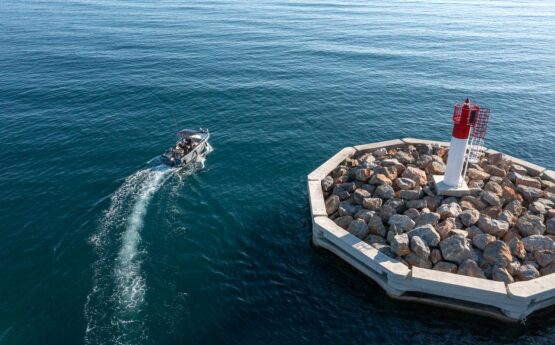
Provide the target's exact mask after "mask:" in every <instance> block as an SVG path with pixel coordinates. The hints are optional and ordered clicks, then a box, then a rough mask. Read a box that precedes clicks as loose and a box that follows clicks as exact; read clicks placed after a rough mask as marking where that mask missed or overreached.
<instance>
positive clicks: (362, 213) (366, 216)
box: [354, 208, 376, 223]
mask: <svg viewBox="0 0 555 345" xmlns="http://www.w3.org/2000/svg"><path fill="white" fill-rule="evenodd" d="M375 214H376V212H374V211H369V210H367V209H364V208H363V209H362V210H359V211H358V212H357V213H355V216H354V218H355V219H362V220H363V221H364V222H365V223H368V222H369V221H370V219H371V218H372V217H373V216H374V215H375Z"/></svg>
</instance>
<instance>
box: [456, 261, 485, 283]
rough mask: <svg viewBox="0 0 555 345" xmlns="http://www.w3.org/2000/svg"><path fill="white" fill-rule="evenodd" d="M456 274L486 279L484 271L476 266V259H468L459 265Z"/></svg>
mask: <svg viewBox="0 0 555 345" xmlns="http://www.w3.org/2000/svg"><path fill="white" fill-rule="evenodd" d="M457 273H458V274H462V275H465V276H468V277H475V278H482V279H486V275H485V274H484V271H482V269H481V268H480V267H479V266H478V264H477V263H476V261H474V260H471V259H468V260H466V261H464V262H463V263H462V264H460V265H459V270H458V271H457Z"/></svg>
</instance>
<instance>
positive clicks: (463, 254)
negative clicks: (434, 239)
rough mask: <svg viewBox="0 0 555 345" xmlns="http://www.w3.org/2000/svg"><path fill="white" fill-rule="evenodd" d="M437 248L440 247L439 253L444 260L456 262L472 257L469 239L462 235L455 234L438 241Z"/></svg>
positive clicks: (459, 262)
mask: <svg viewBox="0 0 555 345" xmlns="http://www.w3.org/2000/svg"><path fill="white" fill-rule="evenodd" d="M439 249H441V255H442V256H443V258H444V259H445V260H447V261H452V262H456V263H457V264H461V263H462V262H463V261H465V260H467V259H470V258H472V248H471V246H470V241H468V240H467V239H466V237H463V236H459V235H455V236H451V237H448V238H446V239H444V240H443V241H441V242H440V243H439Z"/></svg>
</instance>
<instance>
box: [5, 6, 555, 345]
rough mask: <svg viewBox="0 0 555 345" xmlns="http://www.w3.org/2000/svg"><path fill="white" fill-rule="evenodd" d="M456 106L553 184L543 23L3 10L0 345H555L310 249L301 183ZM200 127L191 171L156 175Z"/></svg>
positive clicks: (342, 14)
mask: <svg viewBox="0 0 555 345" xmlns="http://www.w3.org/2000/svg"><path fill="white" fill-rule="evenodd" d="M467 96H468V97H471V98H472V99H473V100H474V101H476V102H478V103H480V104H483V105H487V106H489V107H491V108H492V120H491V121H492V123H491V125H490V131H489V134H488V137H487V145H488V146H489V147H492V148H496V149H499V150H503V151H505V152H508V153H510V154H512V155H515V156H518V157H521V158H525V159H527V160H530V161H532V162H534V163H537V164H540V165H544V166H548V167H550V168H554V167H555V145H554V141H555V134H554V130H555V125H554V118H555V115H554V113H553V101H554V99H555V97H554V96H555V4H554V3H553V2H548V1H536V2H528V3H524V2H518V1H495V2H481V1H480V2H471V1H428V2H423V3H421V2H413V1H393V2H386V3H379V2H348V3H347V2H329V1H326V2H323V3H319V2H316V1H314V2H312V1H310V2H308V1H303V2H289V1H285V2H278V1H227V0H222V1H203V2H180V1H160V2H152V3H151V2H144V1H126V2H124V1H101V0H83V1H11V0H2V1H0V123H1V125H0V152H1V154H0V344H2V345H4V344H82V343H86V344H313V343H320V344H389V343H410V344H448V343H465V344H482V343H522V344H552V343H554V342H555V313H550V314H546V315H543V316H542V317H541V318H537V319H535V320H531V321H530V322H529V323H528V324H527V325H526V326H507V325H504V324H499V323H496V322H493V321H489V320H486V319H482V318H476V317H472V316H468V315H463V314H458V313H454V312H447V311H444V310H441V309H435V308H431V307H424V306H420V305H405V304H402V303H398V302H394V301H392V300H390V299H388V298H387V296H386V295H385V294H384V293H383V292H382V291H381V290H380V289H379V288H378V287H377V286H376V285H375V284H373V283H371V282H369V281H368V280H366V279H365V278H364V277H363V276H362V275H360V274H358V273H357V272H355V271H354V270H353V269H351V268H350V267H349V266H347V265H345V264H343V263H342V262H341V261H340V260H338V259H337V258H335V257H334V256H333V255H331V254H329V253H327V252H325V251H320V250H315V249H314V248H312V247H311V246H310V231H311V229H310V218H309V215H308V207H307V199H306V187H305V176H306V175H307V174H308V173H309V172H310V171H311V170H312V169H314V168H315V167H317V166H318V165H319V164H321V162H323V161H324V160H325V159H326V158H327V157H329V156H330V155H332V154H333V153H334V152H336V151H338V150H339V149H340V148H342V147H344V146H348V145H355V144H360V143H366V142H371V141H379V140H384V139H392V138H399V137H408V136H412V137H421V138H429V139H438V140H448V139H449V135H450V132H449V131H450V127H451V123H450V113H451V110H452V105H453V103H454V102H456V101H461V100H463V99H464V98H466V97H467ZM201 126H202V127H209V128H210V129H211V131H212V135H213V139H212V141H211V142H212V146H213V147H214V151H213V152H212V153H211V154H210V155H209V156H208V157H207V159H206V162H205V166H204V168H203V167H202V164H198V165H197V166H196V167H195V168H194V169H190V170H188V171H185V172H183V173H180V174H175V173H169V172H167V171H163V170H160V169H159V168H157V167H156V161H151V159H152V158H154V157H156V156H157V155H158V154H159V153H161V152H162V151H163V150H165V149H166V148H167V147H168V146H170V145H172V144H173V141H174V133H175V131H176V129H177V128H180V127H201ZM149 161H151V162H150V163H149Z"/></svg>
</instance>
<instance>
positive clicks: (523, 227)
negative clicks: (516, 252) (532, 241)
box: [516, 214, 546, 237]
mask: <svg viewBox="0 0 555 345" xmlns="http://www.w3.org/2000/svg"><path fill="white" fill-rule="evenodd" d="M516 227H517V229H518V231H519V232H520V233H521V234H522V236H524V237H527V236H531V235H543V234H544V233H545V230H546V227H545V225H544V224H543V221H542V219H541V218H540V217H538V216H534V215H531V214H527V215H524V216H522V217H520V218H519V219H518V220H517V221H516Z"/></svg>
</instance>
